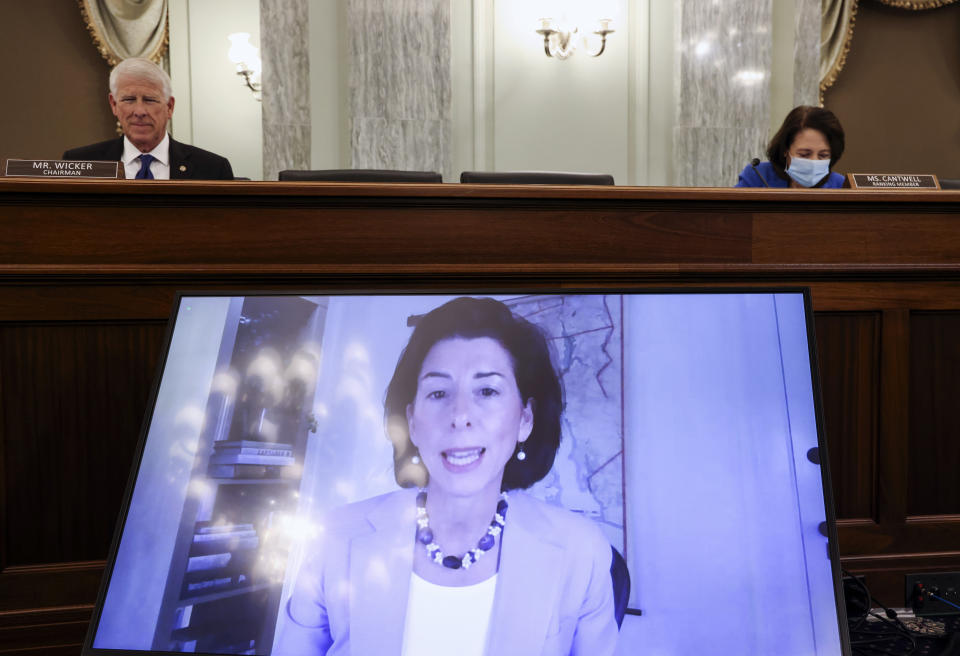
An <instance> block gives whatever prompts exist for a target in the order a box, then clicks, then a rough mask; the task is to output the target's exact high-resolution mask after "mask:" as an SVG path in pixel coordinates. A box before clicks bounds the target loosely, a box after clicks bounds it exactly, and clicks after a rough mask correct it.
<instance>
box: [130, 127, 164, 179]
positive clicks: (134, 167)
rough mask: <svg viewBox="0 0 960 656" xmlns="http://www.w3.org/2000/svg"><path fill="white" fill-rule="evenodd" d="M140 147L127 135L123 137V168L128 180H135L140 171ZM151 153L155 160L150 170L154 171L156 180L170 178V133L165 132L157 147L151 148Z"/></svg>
mask: <svg viewBox="0 0 960 656" xmlns="http://www.w3.org/2000/svg"><path fill="white" fill-rule="evenodd" d="M142 154H143V153H141V152H140V149H139V148H137V147H136V146H134V145H133V144H132V143H130V140H129V139H127V137H126V136H124V137H123V158H122V160H121V161H123V170H124V172H125V175H126V176H127V180H133V179H134V178H135V177H137V173H139V172H140V166H141V163H140V155H142ZM148 154H149V155H153V157H154V160H153V161H152V162H150V172H151V173H153V179H154V180H169V179H170V135H169V134H164V135H163V139H162V140H161V141H160V143H158V144H157V146H156V148H154V149H153V150H151V151H150V152H149V153H148Z"/></svg>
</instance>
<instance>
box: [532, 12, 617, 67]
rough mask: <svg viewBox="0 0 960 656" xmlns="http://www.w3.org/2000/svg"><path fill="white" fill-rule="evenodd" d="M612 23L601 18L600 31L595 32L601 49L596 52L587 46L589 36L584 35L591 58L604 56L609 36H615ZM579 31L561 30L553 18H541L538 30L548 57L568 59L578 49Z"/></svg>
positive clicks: (584, 43)
mask: <svg viewBox="0 0 960 656" xmlns="http://www.w3.org/2000/svg"><path fill="white" fill-rule="evenodd" d="M610 23H611V20H610V19H609V18H601V19H600V29H598V30H594V31H593V33H594V34H596V35H599V37H600V47H599V48H597V49H596V50H591V49H590V47H589V45H588V44H587V36H586V35H584V37H583V48H584V50H585V51H586V52H587V54H588V55H590V56H591V57H599V56H600V55H602V54H603V51H604V50H606V48H607V35H608V34H613V32H614V30H611V29H610ZM579 30H580V28H579V27H574V28H573V29H572V30H563V29H559V28H558V27H557V26H555V25H554V22H553V19H552V18H541V19H540V29H539V30H537V34H542V35H543V51H544V52H545V53H546V55H547V57H553V58H554V59H567V58H568V57H570V56H571V55H572V54H573V53H574V52H575V51H576V49H577V42H576V37H577V34H578V33H579Z"/></svg>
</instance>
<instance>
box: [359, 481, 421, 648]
mask: <svg viewBox="0 0 960 656" xmlns="http://www.w3.org/2000/svg"><path fill="white" fill-rule="evenodd" d="M415 493H416V490H404V491H402V492H400V493H397V494H394V495H391V496H390V497H389V498H388V499H387V501H386V502H385V503H383V504H381V505H380V506H378V507H377V508H375V509H374V510H373V511H372V512H371V513H370V514H369V515H367V521H368V522H369V523H370V525H371V527H372V529H373V530H372V531H371V532H370V533H368V534H365V535H361V536H358V537H356V538H354V539H353V540H352V542H351V544H350V584H351V585H352V586H353V590H352V594H351V595H350V644H351V651H352V653H354V654H387V653H389V654H396V653H399V652H400V645H402V644H403V628H404V621H405V619H406V612H407V597H408V594H409V589H410V574H411V572H412V571H413V539H414V526H415V519H416V503H415V501H414V498H415V497H414V494H415Z"/></svg>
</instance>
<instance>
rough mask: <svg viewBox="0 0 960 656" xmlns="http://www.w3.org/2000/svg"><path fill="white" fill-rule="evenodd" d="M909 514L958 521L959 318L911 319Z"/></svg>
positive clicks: (959, 315) (949, 314) (921, 315)
mask: <svg viewBox="0 0 960 656" xmlns="http://www.w3.org/2000/svg"><path fill="white" fill-rule="evenodd" d="M909 407H910V432H909V436H910V437H909V450H910V451H909V469H908V471H909V484H908V488H907V512H908V513H909V514H910V515H960V485H958V483H957V481H958V480H960V430H958V425H960V420H958V413H960V312H914V313H913V314H912V315H911V316H910V405H909Z"/></svg>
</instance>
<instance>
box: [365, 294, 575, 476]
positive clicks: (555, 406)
mask: <svg viewBox="0 0 960 656" xmlns="http://www.w3.org/2000/svg"><path fill="white" fill-rule="evenodd" d="M453 337H461V338H465V339H473V338H480V337H489V338H491V339H495V340H497V342H499V343H500V345H501V346H503V348H504V350H506V351H507V353H508V354H509V355H510V358H511V360H512V363H513V369H514V375H515V376H516V379H517V388H518V389H519V390H520V397H521V399H522V401H523V402H524V403H526V402H527V401H530V400H532V403H531V405H532V407H533V430H532V431H531V433H530V437H528V438H527V440H526V441H525V442H523V450H524V451H525V452H526V458H525V459H524V460H522V461H521V460H517V458H516V457H511V458H510V460H509V462H507V465H506V468H505V470H504V475H503V483H502V485H501V487H502V489H503V490H515V489H525V488H528V487H530V486H531V485H533V484H534V483H536V482H537V481H539V480H541V479H542V478H543V477H544V476H546V475H547V472H549V471H550V468H551V467H553V461H554V458H555V457H556V454H557V449H558V448H559V447H560V433H561V425H560V415H561V414H562V412H563V387H562V385H561V384H560V378H559V377H558V375H557V372H556V370H555V369H554V366H553V362H552V360H551V357H550V348H549V346H548V343H547V339H546V337H545V335H544V334H543V332H542V331H541V330H540V328H538V327H537V326H536V325H534V324H533V323H531V322H529V321H527V320H526V319H524V318H523V317H519V316H516V315H514V314H513V312H511V311H510V308H508V307H507V306H506V305H504V304H503V303H501V302H500V301H497V300H495V299H492V298H470V297H461V298H456V299H454V300H452V301H449V302H448V303H445V304H443V305H441V306H440V307H438V308H435V309H433V310H431V311H430V312H428V313H427V314H425V315H423V316H422V317H420V319H419V321H418V322H417V324H416V327H415V328H414V330H413V334H412V335H411V336H410V341H409V342H408V343H407V346H406V348H404V350H403V353H401V355H400V359H399V361H398V362H397V367H396V369H395V370H394V372H393V378H392V379H391V380H390V384H389V385H388V386H387V393H386V398H385V400H384V408H383V418H384V424H385V427H386V431H387V436H388V437H389V438H390V441H391V442H392V443H393V460H394V474H395V476H396V479H397V483H398V484H399V485H400V486H401V487H411V486H413V485H419V486H423V485H425V484H426V481H427V476H428V474H427V471H426V468H424V466H423V464H414V463H413V462H412V460H411V459H412V458H413V456H414V455H416V452H417V451H416V447H415V446H414V445H413V443H412V442H411V441H410V428H409V426H408V425H407V414H406V413H407V406H408V405H409V404H410V403H412V402H413V400H414V397H415V395H416V392H417V378H418V377H419V375H420V368H421V367H422V366H423V361H424V360H425V359H426V357H427V353H429V351H430V349H431V348H433V345H434V344H436V343H437V342H440V341H442V340H444V339H449V338H453ZM514 455H515V454H514Z"/></svg>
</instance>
